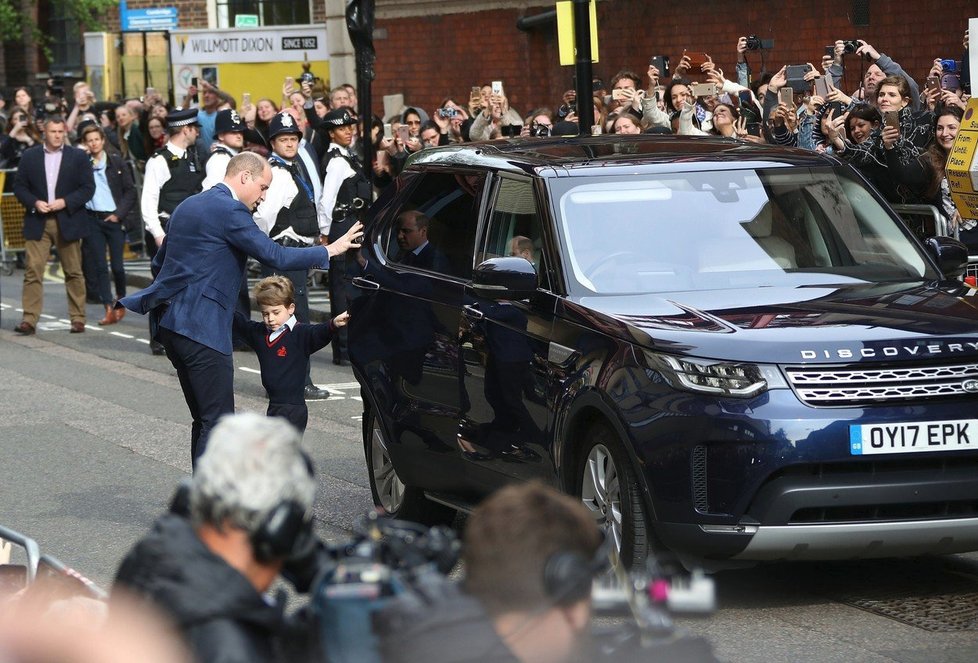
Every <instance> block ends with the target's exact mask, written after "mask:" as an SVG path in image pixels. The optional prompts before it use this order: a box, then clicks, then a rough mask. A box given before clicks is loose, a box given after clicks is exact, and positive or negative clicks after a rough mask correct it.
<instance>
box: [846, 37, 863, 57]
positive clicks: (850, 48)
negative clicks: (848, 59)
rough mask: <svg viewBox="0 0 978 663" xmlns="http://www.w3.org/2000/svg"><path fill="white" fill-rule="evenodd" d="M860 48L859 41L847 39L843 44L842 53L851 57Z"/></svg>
mask: <svg viewBox="0 0 978 663" xmlns="http://www.w3.org/2000/svg"><path fill="white" fill-rule="evenodd" d="M858 48H859V40H858V39H846V40H844V41H843V42H842V52H843V53H844V54H846V55H851V54H852V53H855V52H856V49H858Z"/></svg>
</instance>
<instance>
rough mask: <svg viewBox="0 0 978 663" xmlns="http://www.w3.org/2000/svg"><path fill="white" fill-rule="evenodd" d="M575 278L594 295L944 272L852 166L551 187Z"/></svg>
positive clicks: (555, 182)
mask: <svg viewBox="0 0 978 663" xmlns="http://www.w3.org/2000/svg"><path fill="white" fill-rule="evenodd" d="M551 187H552V188H553V191H554V199H555V201H556V203H557V204H556V208H557V213H558V217H559V218H558V222H559V224H560V233H559V238H560V240H561V242H562V243H563V250H564V253H565V256H566V261H565V262H566V265H567V271H568V279H569V282H570V283H572V284H575V283H576V284H577V285H578V286H579V287H580V288H581V289H582V290H583V291H584V292H587V293H600V294H604V293H608V294H612V293H615V294H627V293H640V292H675V291H682V290H715V289H722V288H729V287H734V288H737V287H760V286H783V287H798V286H805V285H816V284H838V283H856V282H881V281H905V280H908V279H911V280H916V279H931V278H935V277H937V274H936V273H934V271H933V268H932V267H930V266H929V264H928V262H927V261H926V259H925V257H924V255H923V253H922V252H921V250H920V247H919V246H918V245H917V244H916V243H914V242H913V241H912V239H911V237H910V233H909V232H908V231H907V230H906V229H905V228H904V227H903V226H901V225H899V224H897V223H896V222H895V221H894V220H893V218H892V217H891V216H890V214H889V213H888V212H887V210H886V209H885V208H884V207H883V206H882V205H881V204H880V203H879V202H877V200H876V199H875V198H874V197H873V196H872V194H871V193H870V192H869V191H868V190H867V189H866V187H865V186H864V185H863V184H862V183H860V182H859V181H858V180H856V179H854V178H853V177H852V176H851V175H849V174H848V171H846V170H845V169H839V170H832V169H829V168H821V169H804V168H774V169H770V170H757V171H754V170H726V171H714V172H707V171H697V172H689V173H669V174H659V175H655V176H646V177H629V178H618V177H595V178H587V180H586V181H581V180H577V181H566V180H564V181H558V180H551Z"/></svg>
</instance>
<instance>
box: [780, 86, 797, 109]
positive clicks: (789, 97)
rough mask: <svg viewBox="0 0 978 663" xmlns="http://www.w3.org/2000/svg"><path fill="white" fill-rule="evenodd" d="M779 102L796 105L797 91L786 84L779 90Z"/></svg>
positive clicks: (788, 105) (789, 105)
mask: <svg viewBox="0 0 978 663" xmlns="http://www.w3.org/2000/svg"><path fill="white" fill-rule="evenodd" d="M778 103H782V104H784V105H785V106H787V107H789V108H791V107H792V106H794V105H795V91H794V90H792V89H791V88H790V87H789V86H787V85H785V86H784V87H783V88H781V89H780V90H778Z"/></svg>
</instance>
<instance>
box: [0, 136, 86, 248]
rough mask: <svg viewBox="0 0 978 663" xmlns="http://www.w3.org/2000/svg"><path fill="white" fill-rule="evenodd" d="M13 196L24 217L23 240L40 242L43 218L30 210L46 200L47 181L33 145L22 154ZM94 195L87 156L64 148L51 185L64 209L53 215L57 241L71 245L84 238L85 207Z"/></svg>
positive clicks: (41, 154)
mask: <svg viewBox="0 0 978 663" xmlns="http://www.w3.org/2000/svg"><path fill="white" fill-rule="evenodd" d="M14 195H15V196H16V197H17V200H19V201H20V204H21V205H23V206H24V207H25V208H26V212H25V214H24V238H25V239H29V240H32V241H37V240H39V239H41V235H42V234H43V233H44V219H45V218H46V217H47V215H46V214H41V213H40V212H38V211H37V208H36V207H34V203H36V202H37V201H38V200H47V199H48V182H47V178H46V176H45V174H44V147H43V146H41V145H35V146H34V147H31V148H29V149H27V151H25V152H24V156H22V157H21V159H20V166H18V168H17V177H16V178H15V179H14ZM94 195H95V174H94V172H93V171H92V162H91V160H90V159H89V158H88V155H87V154H85V153H84V152H82V151H81V150H79V149H78V148H76V147H71V146H70V145H65V146H64V152H63V153H62V154H61V169H60V170H59V171H58V181H57V183H56V184H55V185H54V197H55V198H64V201H65V205H66V207H65V208H64V209H63V210H61V211H60V212H57V214H56V215H55V216H57V217H58V233H59V234H60V235H61V239H63V240H65V241H68V242H73V241H75V240H76V239H81V238H82V237H87V236H88V212H86V211H85V205H86V204H87V203H88V201H89V200H91V199H92V196H94Z"/></svg>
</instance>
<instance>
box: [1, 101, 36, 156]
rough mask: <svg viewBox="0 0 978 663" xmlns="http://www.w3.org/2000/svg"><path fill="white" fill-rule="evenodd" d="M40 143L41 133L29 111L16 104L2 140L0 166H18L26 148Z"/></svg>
mask: <svg viewBox="0 0 978 663" xmlns="http://www.w3.org/2000/svg"><path fill="white" fill-rule="evenodd" d="M40 143H41V134H40V132H38V130H37V127H36V126H35V125H34V123H33V122H31V120H30V117H28V115H27V112H26V111H23V110H21V109H20V108H17V107H16V106H15V107H14V111H13V113H11V114H10V121H9V122H8V123H7V134H6V135H5V136H4V137H3V139H2V140H0V166H2V167H3V168H16V167H17V166H18V165H19V164H20V157H21V155H22V154H23V153H24V150H26V149H27V148H29V147H33V146H34V145H39V144H40Z"/></svg>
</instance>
